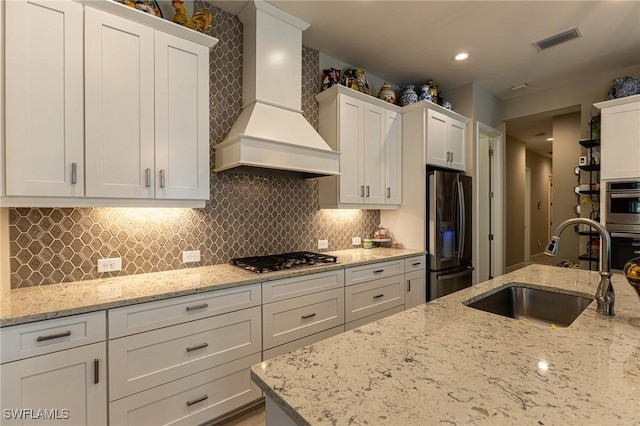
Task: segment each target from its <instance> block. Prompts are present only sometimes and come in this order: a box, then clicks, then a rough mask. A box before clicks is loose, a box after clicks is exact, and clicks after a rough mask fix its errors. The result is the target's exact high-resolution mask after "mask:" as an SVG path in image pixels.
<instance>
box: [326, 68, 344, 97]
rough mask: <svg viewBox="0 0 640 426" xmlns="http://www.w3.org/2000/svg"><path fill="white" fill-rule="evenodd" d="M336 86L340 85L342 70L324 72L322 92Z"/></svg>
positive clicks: (332, 69)
mask: <svg viewBox="0 0 640 426" xmlns="http://www.w3.org/2000/svg"><path fill="white" fill-rule="evenodd" d="M336 84H340V70H337V69H335V68H329V69H328V70H322V90H323V91H325V90H327V89H328V88H329V87H331V86H335V85H336Z"/></svg>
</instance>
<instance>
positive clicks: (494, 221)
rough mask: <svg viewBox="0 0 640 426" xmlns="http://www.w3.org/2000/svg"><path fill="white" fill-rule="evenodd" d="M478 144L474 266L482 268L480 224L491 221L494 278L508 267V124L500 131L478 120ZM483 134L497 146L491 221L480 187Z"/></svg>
mask: <svg viewBox="0 0 640 426" xmlns="http://www.w3.org/2000/svg"><path fill="white" fill-rule="evenodd" d="M475 128H476V131H475V135H474V137H475V143H474V172H473V179H474V181H475V183H474V184H473V208H474V210H475V212H476V214H475V215H474V222H473V228H474V229H473V240H474V243H473V246H474V247H473V248H474V250H473V263H474V265H478V261H479V250H480V240H479V238H480V236H479V235H478V230H479V229H480V226H479V225H480V223H481V222H480V221H482V220H490V219H491V228H492V230H493V250H492V256H491V273H492V275H493V277H497V276H500V275H503V274H504V264H505V250H504V247H505V241H506V240H505V138H504V134H505V124H504V123H503V124H501V125H500V129H495V128H493V127H491V126H488V125H486V124H484V123H482V122H480V121H476V126H475ZM481 135H483V136H486V137H488V138H489V140H490V143H491V144H492V145H493V167H492V172H493V173H492V176H491V179H492V181H493V182H494V185H493V209H492V213H493V217H492V218H488V217H487V216H488V212H480V211H479V201H478V200H479V199H480V198H479V197H480V185H479V184H478V176H479V170H480V167H481V165H480V156H479V155H478V150H479V147H480V139H481ZM478 269H479V268H477V267H476V268H475V270H474V277H473V282H474V283H477V282H478V279H479V277H478ZM483 281H484V279H483Z"/></svg>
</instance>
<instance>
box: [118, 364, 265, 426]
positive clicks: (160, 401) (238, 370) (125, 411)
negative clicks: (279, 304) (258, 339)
mask: <svg viewBox="0 0 640 426" xmlns="http://www.w3.org/2000/svg"><path fill="white" fill-rule="evenodd" d="M260 361H261V357H260V353H255V354H252V355H249V356H247V357H244V358H240V359H237V360H234V361H231V362H228V363H226V364H222V365H219V366H217V367H214V368H210V369H208V370H205V371H201V372H199V373H197V374H193V375H190V376H186V377H183V378H181V379H178V380H175V381H173V382H170V383H167V384H165V385H162V386H158V387H155V388H152V389H149V390H146V391H143V392H140V393H137V394H135V395H132V396H129V397H127V398H122V399H120V400H118V401H114V402H111V403H110V404H109V415H110V423H111V424H112V425H118V426H121V425H132V426H133V425H135V426H144V425H149V426H157V425H166V424H171V425H194V424H200V423H203V422H206V421H208V420H210V419H214V418H216V417H220V416H222V415H224V414H226V413H228V412H230V411H233V410H234V409H236V408H238V407H241V406H243V405H246V404H249V403H251V402H252V401H255V400H257V399H259V398H261V397H262V392H261V391H260V389H259V388H258V386H257V385H256V384H254V383H253V382H252V381H251V377H250V370H249V368H250V367H251V366H252V365H253V364H257V363H259V362H260Z"/></svg>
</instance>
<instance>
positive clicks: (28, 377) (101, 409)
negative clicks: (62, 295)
mask: <svg viewBox="0 0 640 426" xmlns="http://www.w3.org/2000/svg"><path fill="white" fill-rule="evenodd" d="M104 336H105V315H104V311H102V312H95V313H92V314H86V315H76V316H71V317H66V318H58V319H54V320H48V321H40V322H35V323H30V324H23V325H17V326H13V327H6V328H2V329H1V330H0V337H1V339H2V342H3V345H2V346H3V357H2V362H3V364H2V365H0V377H1V378H2V380H1V381H0V382H1V385H0V403H1V406H2V407H1V408H2V420H1V421H0V423H1V424H3V425H25V424H36V423H39V424H47V425H49V424H60V425H73V426H76V425H106V424H107V376H106V372H107V354H106V345H105V342H104ZM97 340H102V341H98V342H96V341H97ZM94 342H95V343H94ZM8 346H11V348H8ZM34 355H36V356H34Z"/></svg>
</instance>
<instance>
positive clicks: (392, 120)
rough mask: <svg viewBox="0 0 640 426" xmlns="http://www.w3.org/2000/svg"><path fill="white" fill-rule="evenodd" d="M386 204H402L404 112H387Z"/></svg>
mask: <svg viewBox="0 0 640 426" xmlns="http://www.w3.org/2000/svg"><path fill="white" fill-rule="evenodd" d="M386 113H387V114H386V123H385V136H386V140H385V194H384V196H385V201H384V202H385V204H398V205H399V204H402V114H399V113H397V112H395V111H387V112H386Z"/></svg>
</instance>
